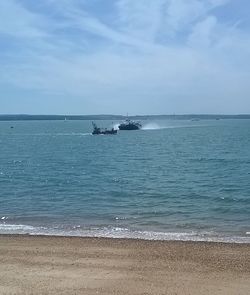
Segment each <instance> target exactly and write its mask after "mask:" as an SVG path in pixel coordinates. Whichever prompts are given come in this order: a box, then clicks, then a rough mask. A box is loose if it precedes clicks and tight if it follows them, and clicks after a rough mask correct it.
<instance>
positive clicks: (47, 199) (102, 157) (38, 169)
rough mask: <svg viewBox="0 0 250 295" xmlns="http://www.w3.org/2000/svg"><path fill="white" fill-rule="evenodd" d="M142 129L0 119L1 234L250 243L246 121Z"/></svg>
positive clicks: (248, 130) (167, 123)
mask: <svg viewBox="0 0 250 295" xmlns="http://www.w3.org/2000/svg"><path fill="white" fill-rule="evenodd" d="M97 123H98V125H100V126H103V127H110V126H111V124H112V122H110V121H97ZM142 123H143V129H142V130H138V131H120V132H118V134H117V135H114V136H93V135H91V130H92V127H91V122H90V121H66V122H64V121H17V122H0V233H13V234H14V233H27V234H48V235H51V234H53V235H71V236H105V237H114V238H115V237H131V238H144V239H163V240H205V241H226V242H227V241H228V242H250V120H201V121H195V122H193V121H184V120H168V121H167V120H166V121H164V120H161V121H154V122H151V121H143V122H142ZM11 126H13V127H14V128H10V127H11Z"/></svg>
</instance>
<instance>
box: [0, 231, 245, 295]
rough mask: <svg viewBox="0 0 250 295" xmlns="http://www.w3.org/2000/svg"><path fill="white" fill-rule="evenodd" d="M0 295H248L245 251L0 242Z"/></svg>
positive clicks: (47, 240) (215, 246)
mask: <svg viewBox="0 0 250 295" xmlns="http://www.w3.org/2000/svg"><path fill="white" fill-rule="evenodd" d="M0 294H89V295H92V294H104V295H112V294H116V295H119V294H124V295H125V294H126V295H130V294H131V295H132V294H133V295H135V294H141V295H146V294H152V295H158V294H161V295H166V294H185V295H186V294H192V295H196V294H197V295H198V294H199V295H203V294H213V295H214V294H225V295H230V294H232V295H236V294H237V295H239V294H242V295H247V294H250V244H224V243H206V242H167V241H143V240H127V239H104V238H73V237H43V236H25V235H23V236H17V235H0Z"/></svg>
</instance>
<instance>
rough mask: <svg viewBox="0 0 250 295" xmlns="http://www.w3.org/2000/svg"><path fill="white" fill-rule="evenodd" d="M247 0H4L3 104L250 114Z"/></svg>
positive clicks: (0, 15) (4, 107)
mask: <svg viewBox="0 0 250 295" xmlns="http://www.w3.org/2000/svg"><path fill="white" fill-rule="evenodd" d="M249 11H250V1H249V0H41V1H34V0H0V113H2V114H3V113H8V114H11V113H30V114H98V113H102V114H110V113H113V114H126V113H127V112H128V113H129V114H131V115H132V114H173V113H175V114H184V113H212V114H213V113H224V114H236V113H237V114H240V113H250V18H249Z"/></svg>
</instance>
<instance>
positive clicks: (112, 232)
mask: <svg viewBox="0 0 250 295" xmlns="http://www.w3.org/2000/svg"><path fill="white" fill-rule="evenodd" d="M0 234H29V235H46V236H70V237H96V238H97V237H98V238H114V239H140V240H160V241H194V242H223V243H250V237H249V234H250V232H246V233H245V236H229V235H223V234H218V233H215V232H211V231H201V232H197V231H191V232H154V231H139V230H131V229H128V228H121V227H103V228H97V227H95V228H89V229H85V228H82V227H81V226H80V225H75V226H72V227H71V228H68V229H64V228H62V227H60V226H58V227H53V228H48V227H43V226H41V227H34V226H32V225H23V224H0Z"/></svg>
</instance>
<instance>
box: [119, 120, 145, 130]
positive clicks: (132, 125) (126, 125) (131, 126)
mask: <svg viewBox="0 0 250 295" xmlns="http://www.w3.org/2000/svg"><path fill="white" fill-rule="evenodd" d="M118 128H119V130H139V129H141V128H142V125H141V123H140V122H137V121H133V120H130V119H126V120H125V121H124V122H123V123H121V124H120V125H119V126H118Z"/></svg>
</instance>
